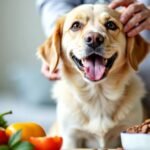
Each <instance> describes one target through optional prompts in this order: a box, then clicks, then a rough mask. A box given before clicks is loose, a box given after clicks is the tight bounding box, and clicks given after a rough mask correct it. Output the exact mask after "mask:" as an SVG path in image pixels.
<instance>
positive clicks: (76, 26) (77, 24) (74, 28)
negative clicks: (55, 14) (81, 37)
mask: <svg viewBox="0 0 150 150" xmlns="http://www.w3.org/2000/svg"><path fill="white" fill-rule="evenodd" d="M81 27H82V24H81V23H80V22H79V21H76V22H74V23H73V24H72V26H71V30H72V31H78V30H80V29H81Z"/></svg>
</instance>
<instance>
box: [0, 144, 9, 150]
mask: <svg viewBox="0 0 150 150" xmlns="http://www.w3.org/2000/svg"><path fill="white" fill-rule="evenodd" d="M0 150H9V147H8V146H7V145H2V146H0Z"/></svg>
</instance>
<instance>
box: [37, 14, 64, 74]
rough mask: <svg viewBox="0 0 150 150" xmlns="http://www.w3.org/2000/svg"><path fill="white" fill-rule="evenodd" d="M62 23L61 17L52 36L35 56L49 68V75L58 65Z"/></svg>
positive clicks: (62, 18)
mask: <svg viewBox="0 0 150 150" xmlns="http://www.w3.org/2000/svg"><path fill="white" fill-rule="evenodd" d="M63 23H64V17H61V18H60V19H59V20H58V21H57V23H56V26H55V28H54V31H53V33H52V35H51V36H50V37H49V38H48V39H47V40H46V41H45V42H44V44H43V45H42V46H41V47H40V48H39V49H38V53H37V54H38V56H39V58H41V59H42V60H43V61H44V63H46V64H47V65H48V66H49V71H50V73H53V72H54V71H55V70H56V69H57V66H58V63H59V58H60V51H61V37H62V29H63Z"/></svg>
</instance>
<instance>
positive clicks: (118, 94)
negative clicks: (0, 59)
mask: <svg viewBox="0 0 150 150" xmlns="http://www.w3.org/2000/svg"><path fill="white" fill-rule="evenodd" d="M119 17H120V13H119V12H117V11H116V10H112V9H110V8H108V7H107V6H106V5H100V4H96V5H92V4H86V5H81V6H79V7H77V8H74V9H73V10H72V11H71V12H69V13H67V14H66V15H64V16H63V17H61V18H60V19H59V20H58V22H57V23H56V26H55V28H54V30H53V34H52V35H51V36H50V37H49V38H48V39H47V41H46V42H45V43H44V44H43V45H42V46H41V47H40V48H39V51H38V55H39V56H40V58H41V59H42V60H43V61H44V62H46V63H47V64H48V65H49V67H50V71H51V72H54V71H55V70H56V69H57V68H58V65H59V67H60V68H61V69H60V71H61V80H59V81H56V84H55V85H54V89H53V94H54V97H55V98H56V99H57V115H58V118H57V119H58V120H57V122H58V126H59V130H60V135H61V136H62V137H63V139H64V141H63V149H65V148H69V149H71V148H77V147H78V148H79V147H81V145H80V144H81V143H82V141H84V143H85V144H86V142H87V141H90V140H93V141H95V143H92V144H94V145H92V146H93V147H100V148H104V147H111V148H114V147H116V146H118V145H119V143H120V141H119V134H120V132H121V131H123V130H124V129H126V128H127V127H129V126H131V125H134V124H138V123H140V122H141V121H142V119H143V111H142V105H141V99H142V97H143V96H144V94H145V89H144V85H143V82H142V81H141V79H140V78H139V77H138V76H137V75H136V70H137V69H138V65H139V64H140V62H141V61H142V60H143V59H144V57H145V56H146V54H147V53H148V48H149V45H148V43H146V42H145V41H144V40H143V39H142V38H141V37H140V36H139V35H138V36H136V37H134V38H128V37H127V36H126V35H125V33H124V32H123V25H122V24H121V22H120V21H119ZM86 146H87V145H86Z"/></svg>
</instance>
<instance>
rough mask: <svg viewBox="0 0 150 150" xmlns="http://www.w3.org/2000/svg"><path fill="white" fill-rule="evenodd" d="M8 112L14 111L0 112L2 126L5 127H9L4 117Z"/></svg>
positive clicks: (0, 124) (0, 125)
mask: <svg viewBox="0 0 150 150" xmlns="http://www.w3.org/2000/svg"><path fill="white" fill-rule="evenodd" d="M8 114H12V111H8V112H5V113H2V114H0V127H3V128H6V127H7V121H6V120H5V119H4V116H5V115H8Z"/></svg>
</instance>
